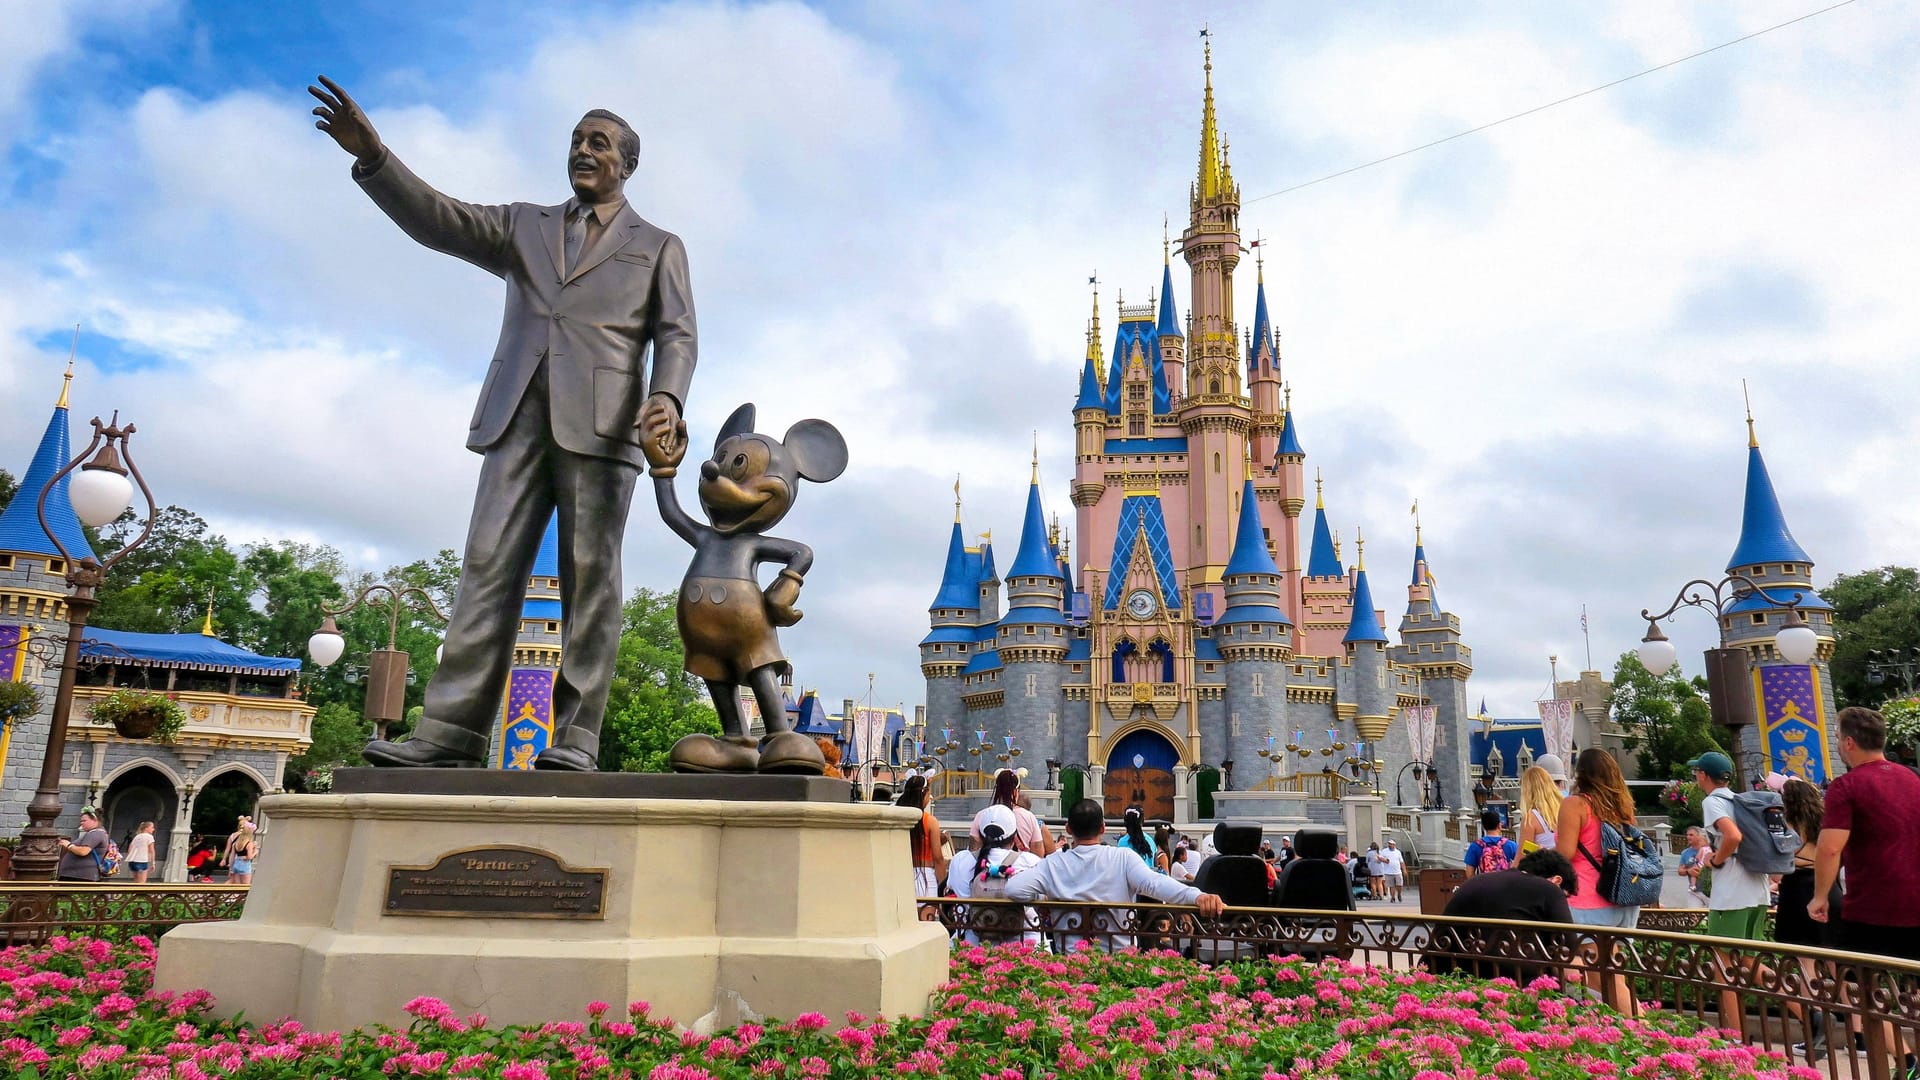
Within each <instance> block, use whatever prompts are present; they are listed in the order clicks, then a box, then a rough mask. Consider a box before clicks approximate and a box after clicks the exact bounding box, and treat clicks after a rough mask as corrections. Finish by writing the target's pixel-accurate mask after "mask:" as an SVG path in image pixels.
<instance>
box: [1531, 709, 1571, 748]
mask: <svg viewBox="0 0 1920 1080" xmlns="http://www.w3.org/2000/svg"><path fill="white" fill-rule="evenodd" d="M1538 704H1539V706H1540V734H1541V735H1542V736H1544V737H1545V738H1546V740H1547V753H1549V754H1552V755H1553V756H1555V757H1557V758H1559V759H1560V760H1561V761H1566V760H1567V758H1568V757H1569V756H1571V755H1572V753H1573V701H1572V700H1571V699H1569V698H1555V699H1554V700H1552V701H1542V702H1539V703H1538Z"/></svg>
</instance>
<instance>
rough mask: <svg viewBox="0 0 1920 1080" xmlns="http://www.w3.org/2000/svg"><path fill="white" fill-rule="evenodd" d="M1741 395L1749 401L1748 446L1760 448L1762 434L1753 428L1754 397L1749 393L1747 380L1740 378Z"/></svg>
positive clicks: (1755, 448) (1753, 448)
mask: <svg viewBox="0 0 1920 1080" xmlns="http://www.w3.org/2000/svg"><path fill="white" fill-rule="evenodd" d="M1740 397H1741V398H1742V399H1743V400H1745V401H1746V403H1747V448H1748V449H1750V450H1757V449H1759V448H1760V436H1759V435H1758V434H1756V433H1755V432H1754V430H1753V397H1752V395H1750V394H1748V393H1747V380H1745V379H1741V380H1740Z"/></svg>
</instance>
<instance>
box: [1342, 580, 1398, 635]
mask: <svg viewBox="0 0 1920 1080" xmlns="http://www.w3.org/2000/svg"><path fill="white" fill-rule="evenodd" d="M1340 640H1341V641H1342V642H1345V643H1346V644H1349V645H1351V644H1353V643H1354V642H1356V641H1378V642H1382V643H1385V642H1386V640H1387V632H1386V631H1385V630H1382V629H1381V628H1380V615H1379V613H1378V612H1376V611H1374V610H1373V590H1372V589H1371V588H1369V587H1368V586H1367V572H1366V571H1365V570H1356V571H1354V572H1353V617H1352V618H1351V619H1350V620H1349V621H1348V622H1347V636H1346V637H1343V638H1341V639H1340Z"/></svg>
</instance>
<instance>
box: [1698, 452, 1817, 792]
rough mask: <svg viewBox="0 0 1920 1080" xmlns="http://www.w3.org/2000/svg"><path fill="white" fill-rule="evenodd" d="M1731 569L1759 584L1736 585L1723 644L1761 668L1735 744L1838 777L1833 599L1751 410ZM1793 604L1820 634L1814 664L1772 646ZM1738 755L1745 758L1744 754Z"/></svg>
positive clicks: (1788, 769) (1810, 772)
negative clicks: (1792, 520) (1752, 721)
mask: <svg viewBox="0 0 1920 1080" xmlns="http://www.w3.org/2000/svg"><path fill="white" fill-rule="evenodd" d="M1727 573H1729V574H1738V575H1740V576H1742V577H1745V578H1748V579H1751V580H1752V581H1753V582H1754V583H1756V584H1757V585H1758V586H1759V588H1758V589H1757V590H1753V589H1744V588H1742V589H1737V590H1736V592H1735V599H1734V601H1733V603H1731V604H1728V605H1727V607H1726V609H1725V611H1724V612H1723V613H1722V616H1721V620H1720V642H1721V645H1722V646H1723V647H1725V648H1738V649H1745V650H1746V651H1747V653H1748V654H1749V655H1750V656H1751V658H1752V664H1753V667H1754V668H1755V672H1754V682H1755V684H1756V689H1755V690H1754V691H1753V693H1754V695H1755V703H1756V705H1757V706H1758V709H1757V713H1758V716H1759V721H1760V722H1759V726H1758V728H1757V729H1755V730H1748V729H1746V728H1745V727H1744V726H1741V727H1736V728H1735V729H1734V736H1735V739H1736V745H1735V747H1734V748H1735V750H1736V751H1749V750H1757V751H1759V752H1760V753H1761V754H1763V755H1765V756H1766V758H1767V760H1768V761H1769V763H1770V764H1771V767H1772V768H1773V769H1777V770H1779V771H1780V772H1783V773H1786V774H1788V775H1790V776H1800V777H1802V778H1804V779H1807V780H1810V781H1813V782H1815V783H1818V782H1821V781H1824V780H1827V779H1830V778H1832V777H1833V776H1834V775H1836V773H1837V771H1838V765H1839V763H1840V761H1839V743H1838V738H1839V735H1838V730H1837V727H1836V725H1834V724H1833V723H1832V722H1831V718H1832V717H1833V715H1834V713H1835V711H1836V709H1835V705H1834V700H1833V679H1832V673H1831V671H1830V670H1829V667H1828V665H1829V663H1830V662H1831V661H1832V658H1833V644H1834V633H1833V605H1831V604H1829V603H1828V602H1827V601H1826V600H1824V599H1822V598H1821V596H1820V594H1819V593H1818V592H1815V591H1814V587H1813V559H1812V558H1811V557H1810V556H1808V554H1807V552H1806V549H1804V548H1802V547H1801V546H1800V544H1799V542H1798V541H1796V540H1795V539H1794V538H1793V532H1792V531H1791V530H1790V529H1788V528H1787V516H1786V514H1785V512H1783V511H1782V510H1781V509H1780V497H1779V495H1778V494H1777V493H1775V491H1774V489H1773V478H1772V477H1771V476H1770V475H1768V473H1767V462H1766V459H1765V458H1764V457H1762V456H1761V454H1760V437H1759V435H1758V434H1757V433H1756V431H1755V429H1754V423H1753V417H1752V415H1748V417H1747V490H1746V504H1745V507H1744V509H1743V511H1742V513H1741V518H1740V541H1739V543H1737V544H1735V545H1734V548H1733V554H1732V556H1730V557H1729V558H1728V559H1727ZM1796 597H1798V601H1797V602H1795V598H1796ZM1790 604H1791V605H1792V606H1793V607H1795V608H1797V609H1798V610H1799V613H1800V616H1801V617H1802V618H1804V619H1805V620H1806V621H1807V625H1808V626H1810V627H1811V628H1812V629H1813V632H1814V634H1815V635H1816V636H1817V637H1818V639H1819V646H1818V648H1817V649H1816V651H1815V653H1814V657H1813V662H1812V663H1808V664H1792V663H1789V662H1788V661H1787V660H1786V659H1785V658H1784V657H1782V656H1781V655H1780V652H1779V650H1778V649H1777V648H1775V647H1774V638H1775V636H1776V635H1777V634H1779V632H1780V629H1781V627H1782V626H1784V625H1785V624H1786V620H1787V609H1788V607H1789V605H1790ZM1740 692H1746V688H1745V687H1742V688H1741V690H1740ZM1756 743H1757V745H1756ZM1734 760H1735V761H1738V760H1740V757H1739V754H1737V753H1736V754H1735V757H1734ZM1747 779H1751V778H1750V777H1749V778H1747Z"/></svg>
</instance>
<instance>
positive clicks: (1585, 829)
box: [1554, 746, 1658, 1015]
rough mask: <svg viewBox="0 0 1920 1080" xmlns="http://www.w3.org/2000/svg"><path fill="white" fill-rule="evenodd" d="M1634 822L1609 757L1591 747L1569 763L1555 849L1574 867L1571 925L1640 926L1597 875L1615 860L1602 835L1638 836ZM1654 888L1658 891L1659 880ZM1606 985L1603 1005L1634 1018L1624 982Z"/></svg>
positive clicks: (1634, 909) (1636, 908)
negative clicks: (1570, 783) (1568, 790)
mask: <svg viewBox="0 0 1920 1080" xmlns="http://www.w3.org/2000/svg"><path fill="white" fill-rule="evenodd" d="M1633 818H1634V814H1633V795H1632V793H1630V792H1629V791H1628V790H1627V782H1626V781H1625V780H1624V779H1622V778H1621V776H1620V766H1619V765H1618V764H1616V763H1615V762H1614V760H1613V755H1612V754H1609V753H1607V752H1606V751H1605V750H1602V749H1600V748H1599V747H1595V746H1590V747H1588V748H1587V749H1585V750H1582V751H1580V756H1579V757H1577V758H1575V759H1574V760H1573V793H1572V794H1570V795H1568V796H1567V799H1566V801H1565V802H1563V803H1561V804H1560V820H1559V822H1558V823H1557V824H1556V826H1555V828H1554V849H1555V850H1557V851H1558V852H1560V854H1562V855H1565V856H1566V857H1567V860H1568V861H1569V862H1571V863H1573V878H1574V881H1575V882H1576V883H1577V885H1578V888H1577V889H1576V890H1575V891H1574V894H1573V895H1572V896H1569V897H1567V907H1568V908H1569V909H1571V911H1572V914H1573V921H1574V922H1576V923H1579V924H1581V925H1584V926H1609V927H1614V928H1617V929H1622V930H1632V929H1634V928H1635V927H1637V926H1639V925H1640V905H1638V904H1618V903H1615V902H1613V901H1612V900H1610V899H1608V897H1607V895H1606V894H1607V889H1606V888H1603V882H1602V877H1603V875H1602V873H1601V871H1602V869H1603V868H1605V867H1606V865H1607V863H1608V861H1609V859H1610V858H1613V856H1610V854H1609V852H1608V845H1607V844H1606V842H1605V840H1604V834H1606V833H1609V832H1611V833H1614V834H1615V835H1621V834H1625V833H1627V832H1628V830H1632V831H1633V835H1635V836H1637V835H1639V831H1638V830H1637V829H1635V828H1634V824H1633ZM1603 826H1605V827H1606V828H1603ZM1623 846H1624V845H1623ZM1605 884H1607V885H1613V884H1615V883H1613V882H1607V883H1605ZM1655 885H1656V886H1657V885H1658V881H1657V879H1656V880H1655ZM1655 895H1658V894H1657V893H1656V894H1655ZM1607 983H1608V985H1606V986H1604V987H1602V988H1601V994H1602V995H1603V996H1604V997H1605V999H1606V1001H1607V1004H1609V1005H1612V1006H1613V1007H1614V1008H1615V1009H1618V1010H1620V1011H1621V1012H1623V1013H1627V1014H1628V1015H1638V1012H1639V1009H1638V1007H1637V1005H1636V1004H1635V1002H1634V1000H1633V991H1632V989H1631V988H1630V987H1628V986H1627V984H1626V981H1625V980H1624V979H1621V978H1620V977H1619V976H1614V977H1612V978H1610V979H1608V980H1607Z"/></svg>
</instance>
